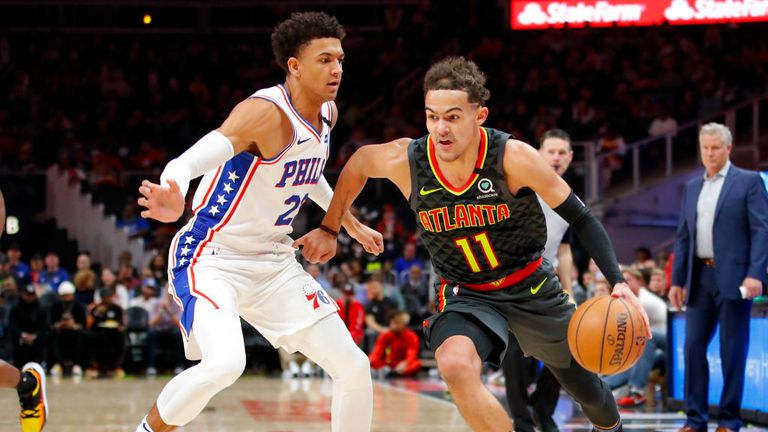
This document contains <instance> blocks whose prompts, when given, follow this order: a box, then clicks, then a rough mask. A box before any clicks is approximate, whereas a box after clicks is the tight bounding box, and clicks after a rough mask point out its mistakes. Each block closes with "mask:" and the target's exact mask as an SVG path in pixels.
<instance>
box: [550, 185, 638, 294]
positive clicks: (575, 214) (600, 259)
mask: <svg viewBox="0 0 768 432" xmlns="http://www.w3.org/2000/svg"><path fill="white" fill-rule="evenodd" d="M553 210H555V211H556V212H557V214H559V215H560V217H562V218H563V219H565V221H566V222H568V223H569V224H570V225H571V229H573V231H574V232H575V233H576V235H577V236H578V237H579V240H581V243H582V244H583V245H584V247H585V248H586V249H587V252H588V253H589V255H590V256H591V257H592V259H594V260H595V264H597V267H598V268H599V269H600V271H601V272H603V275H604V276H605V278H606V279H607V280H608V283H610V284H611V287H613V286H614V285H616V284H617V283H619V282H625V280H624V276H623V275H622V274H621V270H620V269H619V263H618V260H617V259H616V253H615V252H614V251H613V245H612V244H611V239H609V238H608V233H607V232H605V228H603V225H602V224H601V223H600V221H598V220H597V218H596V217H595V216H594V215H593V214H592V212H590V211H589V209H588V208H587V206H585V205H584V203H583V202H581V200H580V199H579V198H578V197H577V196H576V194H575V193H573V191H571V194H570V195H568V198H566V200H565V201H564V202H563V203H562V204H560V205H559V206H557V208H555V209H553Z"/></svg>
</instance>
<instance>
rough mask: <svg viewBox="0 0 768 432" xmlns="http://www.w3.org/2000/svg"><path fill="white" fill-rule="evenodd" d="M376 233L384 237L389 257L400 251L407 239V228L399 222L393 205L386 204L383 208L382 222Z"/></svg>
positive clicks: (378, 225)
mask: <svg viewBox="0 0 768 432" xmlns="http://www.w3.org/2000/svg"><path fill="white" fill-rule="evenodd" d="M376 231H378V232H380V233H381V235H382V236H384V244H385V245H386V246H385V248H386V252H389V253H388V254H387V256H391V255H392V254H391V252H392V251H394V250H397V249H399V247H400V244H402V242H403V241H404V240H405V238H406V237H407V234H406V232H405V227H403V223H402V222H400V220H398V218H397V214H396V213H395V208H394V207H393V206H392V204H384V206H383V207H382V210H381V220H380V221H379V223H378V224H377V225H376Z"/></svg>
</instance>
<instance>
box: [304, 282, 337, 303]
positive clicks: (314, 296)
mask: <svg viewBox="0 0 768 432" xmlns="http://www.w3.org/2000/svg"><path fill="white" fill-rule="evenodd" d="M303 288H304V297H306V298H307V301H308V302H312V308H313V309H317V308H319V307H320V302H323V303H325V304H331V301H330V300H328V296H327V295H326V294H325V291H323V289H322V288H320V289H318V288H317V286H315V285H310V284H306V285H304V287H303Z"/></svg>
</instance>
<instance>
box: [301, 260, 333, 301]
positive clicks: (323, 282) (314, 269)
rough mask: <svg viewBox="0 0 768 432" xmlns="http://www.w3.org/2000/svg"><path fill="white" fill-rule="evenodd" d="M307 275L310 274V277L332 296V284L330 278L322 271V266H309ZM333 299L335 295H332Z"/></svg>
mask: <svg viewBox="0 0 768 432" xmlns="http://www.w3.org/2000/svg"><path fill="white" fill-rule="evenodd" d="M307 273H309V275H310V276H312V277H313V278H314V279H315V280H316V281H317V283H319V284H320V286H321V287H323V289H324V290H325V292H327V293H328V294H329V295H331V282H330V281H328V278H327V277H325V275H324V274H323V272H322V270H320V266H319V265H317V264H309V265H308V266H307ZM331 297H333V295H331Z"/></svg>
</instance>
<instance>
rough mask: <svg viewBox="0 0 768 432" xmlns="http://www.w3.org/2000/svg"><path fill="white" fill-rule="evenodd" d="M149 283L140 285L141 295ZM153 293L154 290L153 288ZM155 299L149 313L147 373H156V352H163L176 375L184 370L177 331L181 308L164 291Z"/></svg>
mask: <svg viewBox="0 0 768 432" xmlns="http://www.w3.org/2000/svg"><path fill="white" fill-rule="evenodd" d="M148 286H149V285H148V284H144V286H143V287H142V296H143V297H145V296H144V294H145V291H149V290H148V289H147V287H148ZM153 294H154V290H153ZM155 300H157V301H155V302H152V309H151V310H150V313H149V335H148V339H147V375H150V376H151V375H154V374H156V373H157V369H156V366H157V357H158V354H159V353H161V352H164V353H165V354H166V357H167V359H168V361H169V362H170V364H171V365H173V368H174V370H173V373H174V374H176V375H178V374H179V373H181V372H182V371H183V370H184V365H185V360H184V345H183V341H182V337H181V333H180V331H179V320H180V319H181V308H180V307H179V305H178V304H176V302H175V301H173V296H172V295H171V294H170V293H166V294H165V295H163V296H162V297H161V298H160V299H155Z"/></svg>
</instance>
